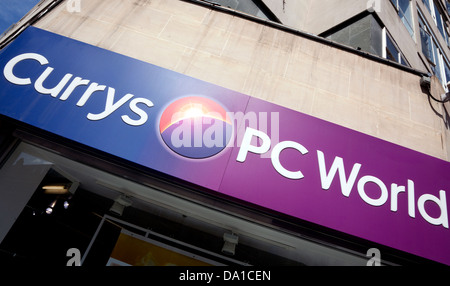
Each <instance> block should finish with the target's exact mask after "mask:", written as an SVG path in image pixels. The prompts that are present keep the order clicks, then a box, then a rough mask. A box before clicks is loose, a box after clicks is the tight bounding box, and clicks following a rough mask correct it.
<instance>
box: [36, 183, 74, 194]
mask: <svg viewBox="0 0 450 286" xmlns="http://www.w3.org/2000/svg"><path fill="white" fill-rule="evenodd" d="M69 186H70V185H68V184H52V185H45V186H43V187H42V189H43V190H44V193H46V194H54V195H63V194H67V193H68V192H69Z"/></svg>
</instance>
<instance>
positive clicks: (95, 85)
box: [77, 82, 106, 107]
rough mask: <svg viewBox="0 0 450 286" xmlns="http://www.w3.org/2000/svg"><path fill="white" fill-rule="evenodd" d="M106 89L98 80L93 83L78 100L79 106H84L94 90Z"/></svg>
mask: <svg viewBox="0 0 450 286" xmlns="http://www.w3.org/2000/svg"><path fill="white" fill-rule="evenodd" d="M105 89H106V86H105V85H98V83H96V82H93V83H91V85H89V87H88V88H87V90H86V91H85V92H84V94H83V95H82V96H81V98H80V100H78V102H77V106H80V107H81V106H84V105H85V104H86V102H87V101H88V100H89V98H90V97H91V95H92V94H93V93H94V92H97V91H104V90H105Z"/></svg>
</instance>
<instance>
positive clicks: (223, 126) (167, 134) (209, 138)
mask: <svg viewBox="0 0 450 286" xmlns="http://www.w3.org/2000/svg"><path fill="white" fill-rule="evenodd" d="M159 131H160V133H161V137H162V139H163V141H164V143H166V145H167V146H168V147H169V148H170V149H171V150H172V151H174V152H175V153H177V154H179V155H181V156H184V157H187V158H191V159H205V158H209V157H212V156H215V155H217V154H219V153H220V152H222V151H223V150H224V149H225V148H226V146H227V145H228V143H229V142H230V140H231V137H232V132H233V125H232V122H231V120H230V117H229V114H228V113H227V111H226V110H225V108H223V106H221V105H220V104H219V103H217V102H216V101H214V100H211V99H209V98H205V97H200V96H190V97H184V98H181V99H178V100H176V101H175V102H173V103H171V104H170V105H169V106H168V107H167V108H166V109H165V110H164V112H163V113H162V115H161V119H160V122H159Z"/></svg>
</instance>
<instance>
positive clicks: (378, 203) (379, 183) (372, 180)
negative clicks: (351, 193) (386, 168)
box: [358, 176, 389, 207]
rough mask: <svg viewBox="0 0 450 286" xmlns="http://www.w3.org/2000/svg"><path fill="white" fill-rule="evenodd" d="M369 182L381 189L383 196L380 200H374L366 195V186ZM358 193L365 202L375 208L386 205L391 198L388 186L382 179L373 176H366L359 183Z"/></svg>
mask: <svg viewBox="0 0 450 286" xmlns="http://www.w3.org/2000/svg"><path fill="white" fill-rule="evenodd" d="M369 182H370V183H374V184H376V185H377V186H378V187H379V188H380V190H381V196H380V198H379V199H372V198H370V197H369V196H368V195H367V194H366V191H365V185H366V184H367V183H369ZM358 193H359V196H360V197H361V198H362V199H363V201H365V202H366V203H368V204H369V205H372V206H375V207H379V206H382V205H384V204H385V203H386V201H387V200H388V197H389V194H388V190H387V188H386V185H385V184H384V183H383V182H382V181H381V180H380V179H378V178H376V177H373V176H364V177H362V178H361V179H360V180H359V181H358Z"/></svg>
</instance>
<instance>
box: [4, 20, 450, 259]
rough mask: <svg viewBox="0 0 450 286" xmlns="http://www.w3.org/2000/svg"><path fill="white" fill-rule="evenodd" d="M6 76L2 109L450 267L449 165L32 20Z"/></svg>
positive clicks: (7, 58)
mask: <svg viewBox="0 0 450 286" xmlns="http://www.w3.org/2000/svg"><path fill="white" fill-rule="evenodd" d="M0 72H1V74H0V114H3V115H5V116H8V117H11V118H13V119H16V120H20V121H22V122H25V123H27V124H30V125H33V126H35V127H38V128H41V129H43V130H46V131H49V132H52V133H55V134H58V135H61V136H63V137H66V138H68V139H71V140H74V141H76V142H79V143H82V144H85V145H87V146H90V147H93V148H96V149H98V150H101V151H104V152H108V153H110V154H112V155H114V156H118V157H120V158H124V159H126V160H129V161H131V162H134V163H137V164H140V165H142V166H144V167H148V168H150V169H152V170H155V171H158V172H162V173H165V174H168V175H171V176H173V177H177V178H180V179H183V180H185V181H187V182H190V183H194V184H197V185H199V186H202V187H206V188H208V189H210V190H213V191H216V192H219V193H221V194H225V195H229V196H232V197H234V198H237V199H240V200H243V201H246V202H249V203H252V204H256V205H258V206H262V207H265V208H267V209H270V210H273V211H276V212H280V213H283V214H287V215H289V216H292V217H296V218H300V219H303V220H306V221H310V222H312V223H316V224H319V225H322V226H325V227H328V228H332V229H335V230H338V231H342V232H345V233H348V234H351V235H354V236H357V237H361V238H364V239H367V240H369V241H373V242H374V243H379V244H384V245H386V246H389V247H393V248H397V249H400V250H403V251H406V252H409V253H412V254H415V255H419V256H422V257H425V258H428V259H432V260H435V261H439V262H441V263H445V264H449V265H450V248H448V247H447V245H448V244H449V243H450V230H449V222H448V205H449V204H448V202H449V194H448V191H449V190H450V178H449V176H448V174H450V164H449V163H448V162H445V161H442V160H439V159H436V158H433V157H430V156H427V155H424V154H420V153H418V152H415V151H412V150H409V149H406V148H403V147H400V146H397V145H395V144H391V143H389V142H385V141H382V140H379V139H376V138H374V137H371V136H368V135H365V134H362V133H359V132H355V131H353V130H350V129H347V128H343V127H341V126H337V125H335V124H332V123H330V122H326V121H323V120H319V119H317V118H313V117H311V116H308V115H305V114H302V113H299V112H295V111H292V110H289V109H287V108H283V107H280V106H277V105H274V104H271V103H268V102H265V101H262V100H259V99H256V98H252V97H249V96H247V95H243V94H240V93H237V92H233V91H230V90H227V89H224V88H221V87H218V86H215V85H212V84H209V83H206V82H203V81H200V80H197V79H193V78H190V77H188V76H185V75H182V74H178V73H175V72H173V71H169V70H166V69H163V68H160V67H156V66H154V65H151V64H148V63H144V62H141V61H138V60H135V59H131V58H128V57H126V56H123V55H119V54H115V53H112V52H110V51H106V50H103V49H100V48H97V47H93V46H90V45H87V44H84V43H81V42H78V41H75V40H72V39H68V38H65V37H62V36H59V35H56V34H52V33H49V32H46V31H43V30H40V29H37V28H33V27H30V28H28V29H27V30H26V31H25V32H23V33H22V34H21V35H20V36H19V37H18V38H17V39H16V40H15V41H14V42H13V43H11V44H10V45H9V46H8V47H7V48H6V49H4V50H3V51H1V53H0ZM249 122H250V123H249Z"/></svg>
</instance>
